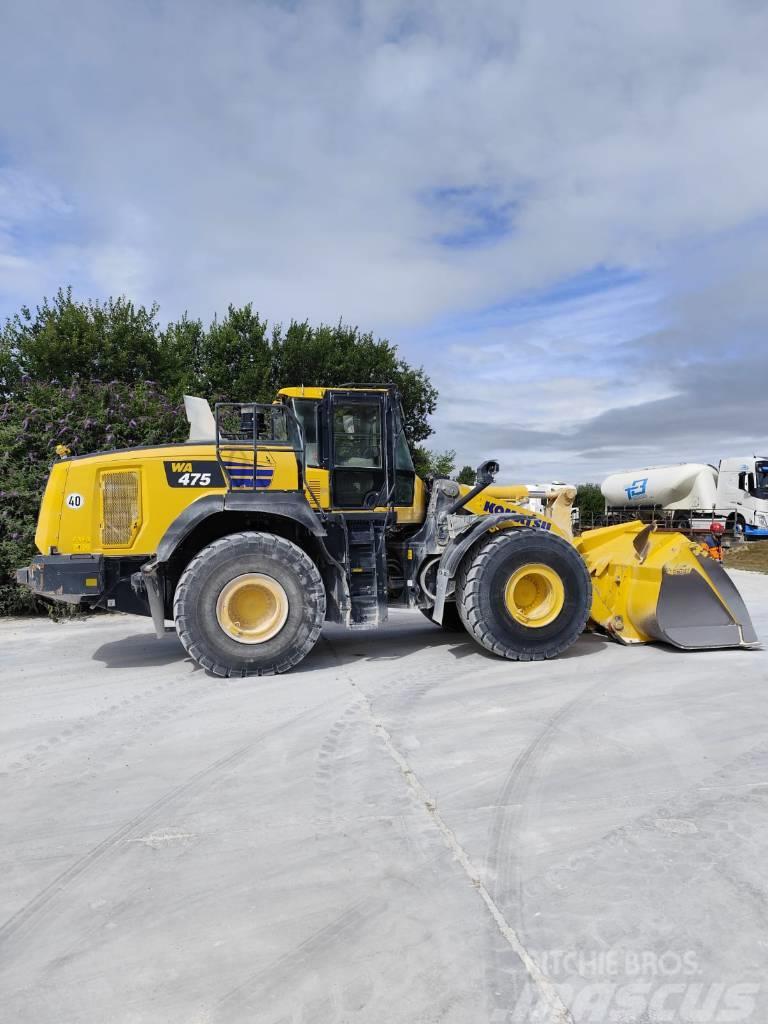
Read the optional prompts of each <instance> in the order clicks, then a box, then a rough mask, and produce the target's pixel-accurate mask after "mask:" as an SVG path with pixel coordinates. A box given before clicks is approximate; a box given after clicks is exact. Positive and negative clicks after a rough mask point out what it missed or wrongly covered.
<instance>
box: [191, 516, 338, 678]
mask: <svg viewBox="0 0 768 1024" xmlns="http://www.w3.org/2000/svg"><path fill="white" fill-rule="evenodd" d="M238 580H243V581H244V582H243V584H238ZM251 581H253V582H251ZM265 584H266V586H265ZM238 585H239V586H240V587H241V588H243V587H244V588H245V589H244V590H242V589H241V593H242V594H245V598H246V601H247V599H248V597H249V591H248V589H247V588H248V587H249V586H250V587H251V588H253V587H256V588H261V589H257V590H255V591H252V593H256V595H257V597H256V598H255V599H254V601H253V603H254V607H255V608H256V612H255V615H256V621H255V624H254V625H253V628H252V629H251V632H250V634H248V633H247V630H244V631H243V635H250V636H251V639H250V641H246V640H243V641H242V642H241V641H239V640H237V639H236V638H235V634H237V633H238V632H239V630H238V628H237V627H239V626H240V625H241V624H240V622H239V621H237V614H228V613H227V612H226V611H223V610H222V609H223V607H224V604H225V603H226V602H227V601H236V600H237V599H238V591H237V588H238ZM233 594H234V596H231V595H233ZM270 601H271V602H273V607H272V608H271V609H269V608H268V609H267V611H266V612H262V610H261V609H262V607H263V605H264V603H265V602H266V603H267V604H269V602H270ZM245 603H246V602H245V601H241V606H242V605H243V604H245ZM233 607H235V606H233ZM173 615H174V620H175V623H176V631H177V633H178V635H179V639H180V640H181V642H182V644H183V646H184V649H185V650H186V651H187V653H188V654H189V655H190V657H191V658H193V659H194V661H196V662H197V663H198V664H199V665H201V666H202V667H203V668H205V669H207V670H208V671H209V672H211V673H213V675H216V676H262V675H273V674H274V673H276V672H287V671H288V670H289V669H291V668H293V667H294V665H298V663H299V662H300V661H301V660H302V659H303V658H305V657H306V656H307V654H309V652H310V651H311V650H312V648H313V647H314V646H315V644H316V643H317V640H318V637H319V636H320V630H321V628H322V625H323V621H324V619H325V587H324V585H323V580H322V577H321V576H320V573H319V571H318V568H317V566H316V565H315V563H314V562H313V561H312V559H311V558H310V557H309V556H308V555H307V554H306V553H305V552H304V551H302V549H301V548H300V547H298V546H297V545H296V544H293V543H292V542H291V541H289V540H285V539H284V538H283V537H278V536H276V535H275V534H271V533H255V532H254V533H250V532H249V533H233V534H230V535H228V536H226V537H221V538H220V539H219V540H215V541H213V543H212V544H209V545H208V546H207V547H205V548H203V549H202V551H200V552H199V553H198V554H197V555H196V556H195V557H194V558H193V559H192V561H191V562H190V563H189V565H188V566H187V567H186V569H185V570H184V572H183V573H182V576H181V579H180V580H179V582H178V585H177V587H176V594H175V597H174V602H173ZM259 617H260V618H259ZM260 622H261V623H263V624H264V627H263V629H261V632H260V631H259V628H260V626H259V623H260ZM262 637H266V639H262Z"/></svg>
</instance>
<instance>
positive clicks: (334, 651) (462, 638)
mask: <svg viewBox="0 0 768 1024" xmlns="http://www.w3.org/2000/svg"><path fill="white" fill-rule="evenodd" d="M323 640H325V641H326V643H323V642H322V641H323ZM607 643H609V641H608V640H607V639H606V638H604V637H599V636H595V635H594V634H584V636H582V637H580V638H579V640H577V642H576V643H575V644H574V645H573V647H571V648H570V649H569V650H567V651H566V652H565V653H564V654H561V655H560V657H559V659H558V660H570V659H572V658H582V657H585V656H587V655H590V654H597V653H598V652H599V651H601V650H602V649H603V647H605V645H606V644H607ZM425 648H430V649H435V650H437V649H442V650H447V651H448V652H449V653H450V654H451V655H452V657H454V658H458V659H462V658H468V657H471V656H472V655H475V656H479V657H482V658H489V659H491V660H493V661H498V660H499V659H498V658H497V656H496V655H495V654H491V653H490V651H486V650H484V648H482V647H480V646H479V644H477V643H475V641H474V640H470V638H469V637H468V636H467V635H466V634H465V633H458V632H456V633H454V632H449V631H448V630H443V629H439V628H437V627H435V626H431V625H430V624H429V623H425V624H421V623H420V622H419V623H417V624H416V625H408V626H400V625H397V626H393V625H389V626H387V627H385V628H384V629H370V630H343V629H340V628H338V627H336V628H333V627H332V628H330V629H329V628H328V627H326V629H325V630H324V631H323V634H322V637H321V642H320V643H319V644H318V646H317V647H315V649H314V651H312V652H311V653H310V654H309V656H308V657H307V658H306V660H305V661H304V662H302V664H301V665H299V666H297V667H296V668H295V669H294V670H293V671H294V672H302V671H311V670H312V668H313V665H316V664H317V662H318V661H327V660H333V661H336V662H337V663H338V664H339V665H348V664H353V663H354V662H358V661H399V660H400V659H401V658H405V657H408V656H409V655H411V654H415V653H416V652H418V651H422V650H424V649H425ZM91 657H92V658H93V660H94V661H100V662H102V663H103V664H104V666H105V668H109V669H121V668H151V667H153V666H154V667H159V666H162V665H171V664H173V663H174V662H178V664H179V665H181V664H182V663H183V662H184V661H187V662H189V658H188V657H187V655H186V653H185V651H184V648H183V647H182V645H181V642H180V641H179V638H178V637H177V636H176V634H175V633H174V632H173V631H169V632H168V633H166V635H165V636H164V637H163V638H162V639H158V638H157V637H155V635H154V634H153V633H135V634H132V635H131V636H125V637H122V638H121V639H119V640H111V641H110V642H109V643H106V644H102V645H101V646H100V647H98V648H97V649H96V650H95V651H94V652H93V654H92V655H91Z"/></svg>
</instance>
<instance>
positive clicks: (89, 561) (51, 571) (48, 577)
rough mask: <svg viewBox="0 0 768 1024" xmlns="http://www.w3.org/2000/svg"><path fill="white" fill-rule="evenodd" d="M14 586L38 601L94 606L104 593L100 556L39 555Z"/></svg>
mask: <svg viewBox="0 0 768 1024" xmlns="http://www.w3.org/2000/svg"><path fill="white" fill-rule="evenodd" d="M16 582H17V583H20V584H21V585H22V586H24V587H28V588H29V589H30V590H31V591H32V593H33V594H37V596H38V597H44V598H47V599H48V600H50V601H62V602H64V603H66V604H78V605H93V604H96V603H97V602H98V600H99V598H100V597H101V596H102V595H103V593H104V590H105V573H104V557H103V556H102V555H38V557H37V558H35V559H34V561H33V562H32V563H31V564H30V565H28V566H26V568H24V569H17V570H16Z"/></svg>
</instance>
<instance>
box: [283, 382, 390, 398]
mask: <svg viewBox="0 0 768 1024" xmlns="http://www.w3.org/2000/svg"><path fill="white" fill-rule="evenodd" d="M394 387H395V385H394V384H369V385H367V386H366V385H364V384H355V385H348V386H347V387H333V388H318V387H307V386H306V385H304V384H300V385H299V386H298V387H291V388H280V390H279V391H278V392H277V393H278V395H285V397H286V398H322V397H323V396H324V395H325V393H326V392H327V391H361V392H370V391H376V392H379V393H381V394H386V393H387V392H388V391H392V390H393V389H394Z"/></svg>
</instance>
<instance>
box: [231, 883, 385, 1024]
mask: <svg viewBox="0 0 768 1024" xmlns="http://www.w3.org/2000/svg"><path fill="white" fill-rule="evenodd" d="M386 906H387V902H386V900H384V899H381V898H377V899H371V898H370V897H364V898H363V899H359V900H356V901H355V902H354V903H352V904H350V905H349V906H348V907H346V908H345V909H344V910H343V911H342V912H341V913H340V914H339V915H338V916H337V917H335V918H333V920H331V921H329V922H328V923H327V924H325V925H323V926H322V927H321V928H319V929H317V930H316V931H314V932H313V933H312V934H311V935H309V936H308V937H307V938H306V939H304V941H303V942H300V943H299V944H298V945H297V946H296V947H295V948H294V949H292V950H290V951H289V952H286V953H284V954H283V955H282V956H279V957H278V958H277V959H276V960H273V961H272V962H271V963H269V964H267V965H266V966H265V967H262V968H259V970H257V971H254V972H253V973H252V974H249V975H248V976H247V977H246V978H244V979H243V981H242V982H240V983H239V984H238V985H236V986H235V987H234V988H231V989H230V990H229V991H228V992H227V993H226V994H225V995H223V996H222V997H221V998H220V999H219V1000H218V1002H217V1003H216V1004H215V1006H214V1009H213V1012H214V1014H215V1019H220V1020H223V1021H226V1022H230V1021H232V1020H233V1018H234V1015H235V1013H236V1012H237V1011H238V1010H243V1009H246V1010H247V1009H248V1008H249V1007H250V1004H251V1002H252V1001H253V1000H254V999H258V1000H259V1011H260V1014H263V1013H264V1003H265V1001H266V1000H267V999H268V998H269V996H270V994H272V993H274V992H275V991H276V990H279V991H284V990H285V988H286V987H288V986H290V985H291V984H292V983H293V982H294V981H295V975H296V972H297V971H298V970H300V969H301V968H303V967H305V966H306V964H307V963H310V962H316V961H317V959H318V957H320V956H322V954H323V953H324V952H325V951H326V950H327V949H328V948H329V947H331V946H337V945H339V944H340V943H341V942H346V941H349V940H350V939H353V938H355V937H356V936H358V935H359V933H360V932H361V931H362V930H363V929H364V928H365V927H366V925H367V924H368V923H369V922H370V921H371V920H372V919H373V918H375V917H376V916H378V915H379V914H380V913H381V911H382V910H384V909H385V908H386ZM262 1019H263V1018H262Z"/></svg>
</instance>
